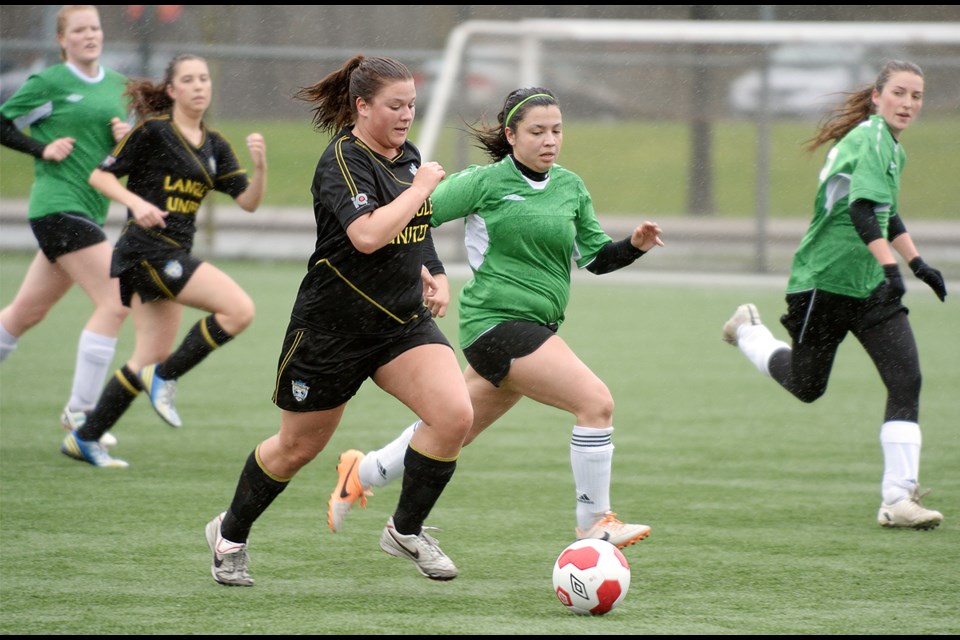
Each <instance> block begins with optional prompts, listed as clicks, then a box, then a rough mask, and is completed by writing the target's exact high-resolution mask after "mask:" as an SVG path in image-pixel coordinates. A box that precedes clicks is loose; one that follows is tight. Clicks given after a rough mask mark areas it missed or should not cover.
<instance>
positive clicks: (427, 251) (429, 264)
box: [423, 227, 447, 276]
mask: <svg viewBox="0 0 960 640" xmlns="http://www.w3.org/2000/svg"><path fill="white" fill-rule="evenodd" d="M423 266H425V267H426V268H427V271H429V272H430V275H432V276H437V275H440V274H446V273H447V270H446V269H444V267H443V262H441V261H440V256H439V255H438V254H437V248H436V246H434V244H433V230H432V229H430V228H429V227H427V237H426V238H424V239H423Z"/></svg>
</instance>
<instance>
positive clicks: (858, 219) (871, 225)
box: [850, 198, 883, 244]
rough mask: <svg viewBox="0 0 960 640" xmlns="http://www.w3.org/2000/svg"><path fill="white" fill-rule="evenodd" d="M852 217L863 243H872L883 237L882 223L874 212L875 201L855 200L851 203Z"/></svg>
mask: <svg viewBox="0 0 960 640" xmlns="http://www.w3.org/2000/svg"><path fill="white" fill-rule="evenodd" d="M850 219H851V220H852V221H853V227H854V229H856V230H857V233H858V234H859V235H860V239H861V240H863V244H870V243H871V242H873V241H874V240H878V239H880V238H882V237H883V234H882V233H880V223H879V222H877V216H875V215H874V214H873V202H872V201H870V200H864V199H862V198H861V199H859V200H854V201H853V203H852V204H851V205H850Z"/></svg>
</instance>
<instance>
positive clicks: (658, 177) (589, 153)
mask: <svg viewBox="0 0 960 640" xmlns="http://www.w3.org/2000/svg"><path fill="white" fill-rule="evenodd" d="M212 124H213V126H214V128H216V129H219V130H220V131H221V132H222V133H223V134H224V135H226V136H227V139H228V140H230V141H232V143H233V144H234V147H235V148H236V149H237V153H238V154H239V155H240V160H241V163H243V164H244V166H247V167H249V157H248V156H247V152H246V149H245V148H244V144H243V140H244V139H245V138H246V135H247V134H248V133H250V132H251V131H259V132H261V133H262V134H263V135H264V137H265V138H266V141H267V158H268V163H269V179H268V180H269V182H268V188H267V193H266V196H265V198H264V204H266V205H279V206H304V205H307V206H309V204H310V202H311V196H310V183H311V181H312V179H313V172H314V169H315V168H316V164H317V159H318V158H319V157H320V153H321V152H322V151H323V148H324V147H325V146H326V143H327V141H328V138H327V136H325V135H324V134H320V133H315V132H312V131H311V129H310V123H309V121H306V120H304V121H302V122H301V121H292V122H289V121H256V122H252V121H250V122H237V121H223V122H214V123H212ZM463 129H464V126H463V124H462V123H459V122H456V121H451V122H450V124H449V126H448V127H447V129H445V130H444V132H443V135H441V136H440V140H439V141H438V146H437V152H436V158H435V159H436V160H439V161H440V162H441V163H442V164H443V166H444V167H445V168H446V169H447V170H448V171H449V172H452V171H456V170H458V169H461V168H463V167H464V166H465V165H466V164H467V163H469V162H476V163H484V162H486V161H487V160H486V159H485V157H484V156H483V155H482V154H481V153H480V152H479V151H478V150H476V149H473V148H472V147H471V146H470V145H469V144H468V142H467V141H466V138H465V136H464V134H463V133H462V131H463ZM814 129H815V123H810V122H797V121H789V120H786V121H780V122H777V123H776V124H774V125H773V126H772V127H771V139H772V145H771V146H772V148H771V153H770V157H771V162H770V167H769V172H770V196H769V197H770V216H771V217H774V218H778V217H782V218H791V217H800V218H804V219H806V218H807V217H809V214H810V211H811V209H812V206H813V197H814V195H815V193H816V185H817V182H816V181H817V174H818V172H819V171H820V164H821V163H822V162H823V158H824V157H825V154H826V149H824V148H821V149H820V150H819V151H817V152H815V153H813V154H809V153H807V152H805V151H803V149H802V148H801V147H802V144H803V143H804V141H805V140H807V139H809V138H810V137H811V136H812V135H813V133H814ZM689 135H690V128H689V126H688V125H687V124H686V123H683V122H666V121H664V122H658V121H645V122H582V121H571V122H567V123H566V127H565V137H564V147H563V152H562V154H561V157H560V163H561V164H563V165H564V166H566V167H567V168H569V169H571V170H573V171H575V172H577V173H578V174H579V175H580V176H581V177H582V178H583V179H584V182H585V183H586V185H587V187H588V189H589V190H590V193H591V195H592V196H593V200H594V205H595V207H596V209H597V211H598V212H599V213H602V214H632V215H638V214H647V215H650V216H658V217H664V216H672V215H678V214H682V213H685V212H686V211H687V182H688V165H689V161H688V155H689V152H690V142H689ZM756 136H757V130H756V126H755V125H753V124H751V123H749V122H716V123H714V128H713V137H712V146H713V161H714V180H713V191H714V201H715V207H716V214H717V215H721V216H735V217H750V216H753V215H754V214H755V204H754V202H755V195H756V189H757V187H756V171H757V168H756V164H757V162H756V157H757V143H756ZM958 138H960V118H956V117H953V118H948V117H931V118H929V119H925V120H923V121H921V122H918V123H917V124H916V125H915V127H911V128H910V130H909V131H908V132H907V133H906V134H904V145H905V147H906V149H907V155H908V164H907V168H906V170H905V171H904V174H903V180H902V185H901V195H900V206H901V208H902V210H903V211H904V212H906V213H907V220H908V222H909V220H928V219H934V220H936V219H940V218H948V219H953V220H957V219H960V209H958V208H957V206H956V197H955V196H954V195H952V194H951V191H950V189H948V188H945V185H951V184H953V182H954V181H955V179H956V176H957V175H958V174H960V161H958V156H957V153H956V149H955V146H956V143H955V141H956V140H957V139H958ZM417 139H418V138H417V132H416V130H415V131H414V133H413V135H411V140H413V141H414V142H416V141H417ZM32 162H33V160H32V159H31V158H29V157H27V156H25V155H24V154H21V153H18V152H16V151H12V150H10V149H7V148H5V147H0V194H3V197H5V198H25V197H27V194H28V193H29V190H30V184H31V182H32V180H33V169H32V164H31V163H32Z"/></svg>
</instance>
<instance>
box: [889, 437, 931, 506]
mask: <svg viewBox="0 0 960 640" xmlns="http://www.w3.org/2000/svg"><path fill="white" fill-rule="evenodd" d="M921 444H922V438H921V437H920V425H918V424H917V423H916V422H905V421H902V420H891V421H890V422H884V423H883V426H882V427H880V446H881V447H883V480H882V481H881V483H880V493H881V495H882V496H883V502H884V504H893V503H895V502H900V501H901V500H903V499H904V498H908V497H910V495H911V494H912V493H913V490H914V489H915V488H916V486H917V480H918V478H919V476H920V446H921Z"/></svg>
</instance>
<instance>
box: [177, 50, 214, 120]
mask: <svg viewBox="0 0 960 640" xmlns="http://www.w3.org/2000/svg"><path fill="white" fill-rule="evenodd" d="M167 93H168V94H169V96H170V97H171V98H173V101H174V102H175V103H176V107H177V108H178V109H182V110H183V111H184V112H186V113H189V114H191V115H198V114H199V115H203V113H204V112H205V111H206V110H207V107H209V106H210V99H211V97H212V96H213V83H212V82H211V80H210V70H209V69H208V68H207V63H206V62H204V61H203V60H181V61H180V62H179V63H177V68H176V70H175V71H174V74H173V82H172V83H171V84H169V85H167Z"/></svg>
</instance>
